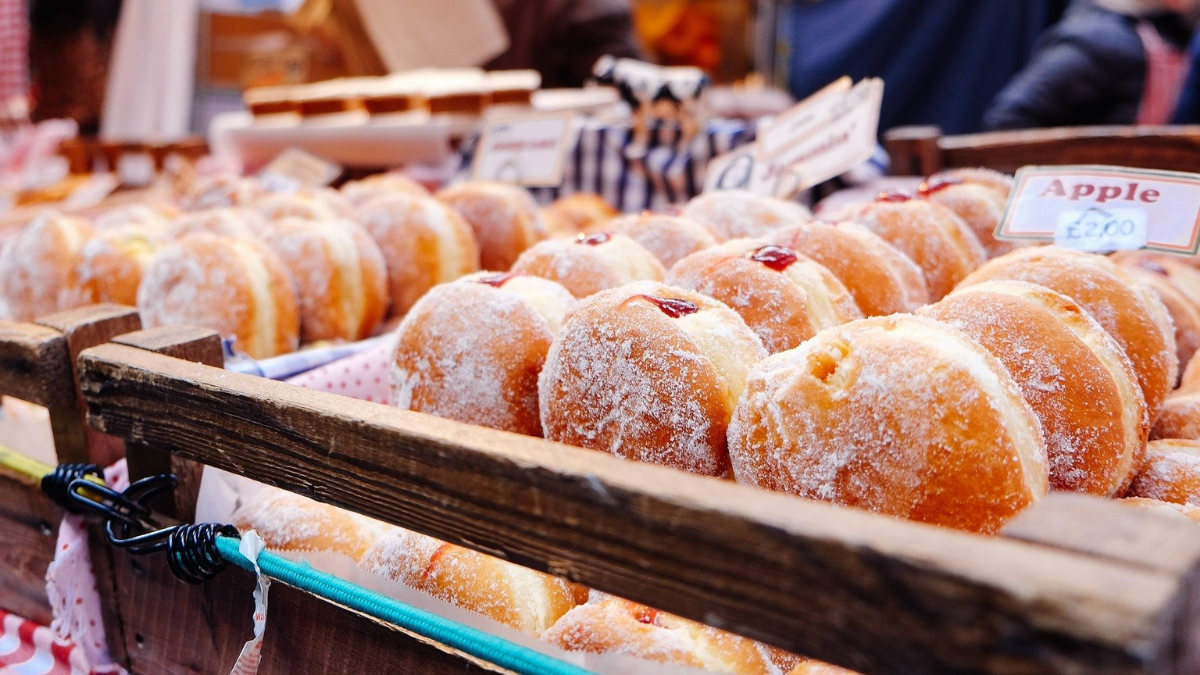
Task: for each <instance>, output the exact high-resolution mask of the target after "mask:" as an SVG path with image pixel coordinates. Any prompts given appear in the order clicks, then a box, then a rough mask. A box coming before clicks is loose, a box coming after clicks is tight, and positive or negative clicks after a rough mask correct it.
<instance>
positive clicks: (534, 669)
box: [217, 537, 591, 675]
mask: <svg viewBox="0 0 1200 675" xmlns="http://www.w3.org/2000/svg"><path fill="white" fill-rule="evenodd" d="M217 549H218V550H220V552H221V557H223V558H225V559H226V560H228V561H229V562H231V563H233V564H235V565H237V566H238V567H241V568H242V569H244V570H246V571H248V572H251V573H253V572H254V566H253V565H251V564H250V560H249V559H247V558H246V556H244V555H242V554H241V551H239V550H238V540H237V539H235V538H232V537H217ZM258 565H259V567H260V568H262V571H263V574H265V575H266V576H268V577H270V578H272V579H278V580H279V581H281V582H283V583H285V584H287V585H289V586H293V587H295V588H298V589H300V590H302V591H306V592H308V593H312V594H313V595H316V596H318V597H322V598H326V599H328V600H331V601H333V602H335V603H337V604H339V605H342V606H344V607H349V608H350V609H353V610H355V611H358V612H362V613H363V614H367V615H368V616H372V617H374V618H376V619H379V620H381V621H386V622H388V623H391V624H395V625H397V626H399V627H401V628H403V629H405V630H408V631H411V632H413V633H416V634H417V635H421V636H423V637H426V638H429V639H431V640H436V641H437V642H440V643H442V644H444V645H446V646H447V647H452V648H454V649H457V650H459V651H461V652H464V653H466V654H470V655H471V656H474V657H476V658H478V659H482V660H483V661H487V662H488V663H494V664H496V665H497V666H500V667H501V668H504V669H506V670H510V671H513V672H515V673H521V674H522V675H590V674H591V671H588V670H584V669H582V668H580V667H578V666H573V665H571V664H569V663H565V662H563V661H559V660H558V659H555V658H553V657H550V656H547V655H545V654H542V653H541V652H537V651H534V650H532V649H529V648H528V647H523V646H521V645H518V644H515V643H512V642H509V641H508V640H505V639H503V638H499V637H496V636H495V635H489V634H488V633H485V632H483V631H481V630H479V629H477V628H472V627H470V626H466V625H463V624H461V623H458V622H455V621H451V620H450V619H446V618H444V617H440V616H438V615H437V614H434V613H432V612H428V611H425V610H423V609H418V608H416V607H412V606H410V605H406V604H404V603H401V602H397V601H396V600H393V599H392V598H389V597H387V596H385V595H380V594H379V593H376V592H374V591H371V590H368V589H366V588H363V587H362V586H358V585H356V584H352V583H350V582H348V581H345V580H343V579H339V578H337V577H335V576H333V575H332V574H326V573H325V572H321V571H319V570H317V569H314V568H313V567H312V566H311V565H308V564H304V563H297V562H295V561H293V560H288V559H287V558H284V557H283V556H280V555H277V554H274V553H271V552H270V551H263V553H262V554H261V555H260V556H259V557H258Z"/></svg>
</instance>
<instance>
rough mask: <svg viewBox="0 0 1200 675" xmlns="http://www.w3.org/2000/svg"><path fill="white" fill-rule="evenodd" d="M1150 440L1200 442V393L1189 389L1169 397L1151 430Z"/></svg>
mask: <svg viewBox="0 0 1200 675" xmlns="http://www.w3.org/2000/svg"><path fill="white" fill-rule="evenodd" d="M1150 438H1153V439H1160V438H1186V439H1192V440H1200V391H1196V390H1195V389H1191V388H1189V389H1186V390H1183V391H1180V392H1179V393H1177V394H1173V395H1171V396H1168V397H1167V400H1166V401H1165V402H1163V404H1162V408H1161V409H1160V410H1159V413H1158V417H1157V418H1155V420H1154V425H1153V426H1152V427H1151V428H1150Z"/></svg>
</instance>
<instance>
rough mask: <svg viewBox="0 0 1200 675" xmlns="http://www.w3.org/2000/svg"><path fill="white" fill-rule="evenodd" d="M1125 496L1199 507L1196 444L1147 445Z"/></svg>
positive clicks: (1199, 448)
mask: <svg viewBox="0 0 1200 675" xmlns="http://www.w3.org/2000/svg"><path fill="white" fill-rule="evenodd" d="M1128 496H1130V497H1145V498H1148V499H1159V500H1162V501H1164V502H1171V503H1174V504H1186V505H1188V506H1196V507H1200V441H1197V440H1181V439H1171V440H1160V441H1154V442H1152V443H1150V445H1149V446H1147V447H1146V459H1145V461H1144V462H1143V463H1142V466H1141V470H1140V471H1138V474H1137V476H1135V477H1134V479H1133V484H1132V485H1130V486H1129V492H1128Z"/></svg>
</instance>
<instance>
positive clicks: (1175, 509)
mask: <svg viewBox="0 0 1200 675" xmlns="http://www.w3.org/2000/svg"><path fill="white" fill-rule="evenodd" d="M1116 501H1117V503H1118V504H1120V505H1121V506H1128V507H1131V508H1135V509H1144V510H1147V511H1152V512H1154V513H1157V514H1160V515H1163V516H1166V517H1169V518H1188V519H1190V520H1195V521H1200V506H1189V505H1187V504H1175V503H1173V502H1164V501H1161V500H1158V499H1146V498H1145V497H1126V498H1125V499H1118V500H1116Z"/></svg>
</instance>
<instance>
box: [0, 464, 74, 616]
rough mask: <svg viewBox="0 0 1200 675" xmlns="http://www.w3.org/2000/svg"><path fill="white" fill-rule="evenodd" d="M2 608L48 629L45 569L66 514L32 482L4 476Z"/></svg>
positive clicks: (0, 484)
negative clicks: (60, 522)
mask: <svg viewBox="0 0 1200 675" xmlns="http://www.w3.org/2000/svg"><path fill="white" fill-rule="evenodd" d="M0 495H2V496H3V498H0V608H3V609H5V610H8V611H10V612H14V613H16V614H17V615H19V616H22V617H25V618H26V619H29V620H31V621H35V622H37V623H40V624H42V625H44V626H45V625H49V624H50V620H51V619H52V618H53V617H52V616H51V615H50V602H49V600H47V598H46V567H47V566H48V565H49V564H50V561H51V560H53V559H54V541H55V531H56V530H57V529H58V522H59V521H60V520H61V519H62V511H61V510H60V509H59V508H57V507H56V506H54V504H52V503H51V502H50V500H49V499H46V496H45V495H43V494H42V491H41V489H39V488H38V487H37V486H36V485H31V484H29V481H26V480H21V479H18V478H17V477H15V476H9V475H7V474H5V473H3V472H0Z"/></svg>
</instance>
